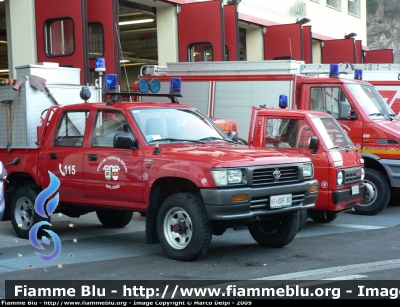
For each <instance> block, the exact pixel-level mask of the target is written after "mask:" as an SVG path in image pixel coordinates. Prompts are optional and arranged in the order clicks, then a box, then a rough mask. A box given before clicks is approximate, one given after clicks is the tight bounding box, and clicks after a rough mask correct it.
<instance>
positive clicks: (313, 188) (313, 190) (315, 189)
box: [310, 185, 318, 193]
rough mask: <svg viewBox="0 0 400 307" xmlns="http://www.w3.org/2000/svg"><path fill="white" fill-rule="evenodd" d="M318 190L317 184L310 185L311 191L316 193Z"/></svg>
mask: <svg viewBox="0 0 400 307" xmlns="http://www.w3.org/2000/svg"><path fill="white" fill-rule="evenodd" d="M315 192H318V187H317V186H316V185H313V186H311V187H310V193H315Z"/></svg>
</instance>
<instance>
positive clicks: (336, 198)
mask: <svg viewBox="0 0 400 307" xmlns="http://www.w3.org/2000/svg"><path fill="white" fill-rule="evenodd" d="M366 189H367V186H366V185H365V184H364V183H362V184H360V185H359V193H357V194H352V192H351V188H350V189H344V190H340V191H333V193H332V195H333V200H332V201H333V203H334V204H339V203H343V202H348V201H351V200H355V199H357V198H360V197H364V194H365V191H366Z"/></svg>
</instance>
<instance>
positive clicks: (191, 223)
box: [157, 193, 212, 261]
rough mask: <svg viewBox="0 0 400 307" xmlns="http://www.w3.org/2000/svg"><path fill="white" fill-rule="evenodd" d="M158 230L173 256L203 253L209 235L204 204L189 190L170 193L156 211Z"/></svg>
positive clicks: (188, 257)
mask: <svg viewBox="0 0 400 307" xmlns="http://www.w3.org/2000/svg"><path fill="white" fill-rule="evenodd" d="M157 234H158V239H159V241H160V244H161V246H162V248H163V250H164V252H165V253H166V254H167V255H168V256H169V257H170V258H172V259H175V260H182V261H192V260H195V259H197V258H199V257H201V256H203V255H204V254H205V253H206V252H207V250H208V248H209V247H210V244H211V237H212V227H211V223H210V221H209V220H208V217H207V214H206V210H205V207H204V204H203V203H202V202H201V201H200V200H199V199H198V198H197V197H196V196H194V195H192V194H189V193H179V194H175V195H171V196H170V197H168V198H167V199H166V200H165V201H164V202H163V204H162V205H161V207H160V209H159V211H158V214H157Z"/></svg>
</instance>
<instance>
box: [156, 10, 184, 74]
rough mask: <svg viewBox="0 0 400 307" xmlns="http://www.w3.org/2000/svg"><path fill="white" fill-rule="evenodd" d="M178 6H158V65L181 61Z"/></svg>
mask: <svg viewBox="0 0 400 307" xmlns="http://www.w3.org/2000/svg"><path fill="white" fill-rule="evenodd" d="M176 11H177V6H176V5H171V6H168V7H166V8H157V41H158V65H161V66H165V65H166V64H167V63H168V62H178V61H179V57H178V56H179V49H178V16H177V13H176Z"/></svg>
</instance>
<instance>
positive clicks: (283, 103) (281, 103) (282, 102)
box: [279, 95, 288, 109]
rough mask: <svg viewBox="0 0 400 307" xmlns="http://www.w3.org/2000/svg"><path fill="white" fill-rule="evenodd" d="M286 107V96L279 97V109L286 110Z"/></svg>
mask: <svg viewBox="0 0 400 307" xmlns="http://www.w3.org/2000/svg"><path fill="white" fill-rule="evenodd" d="M287 106H288V99H287V96H286V95H279V107H280V108H281V109H286V108H287Z"/></svg>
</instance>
